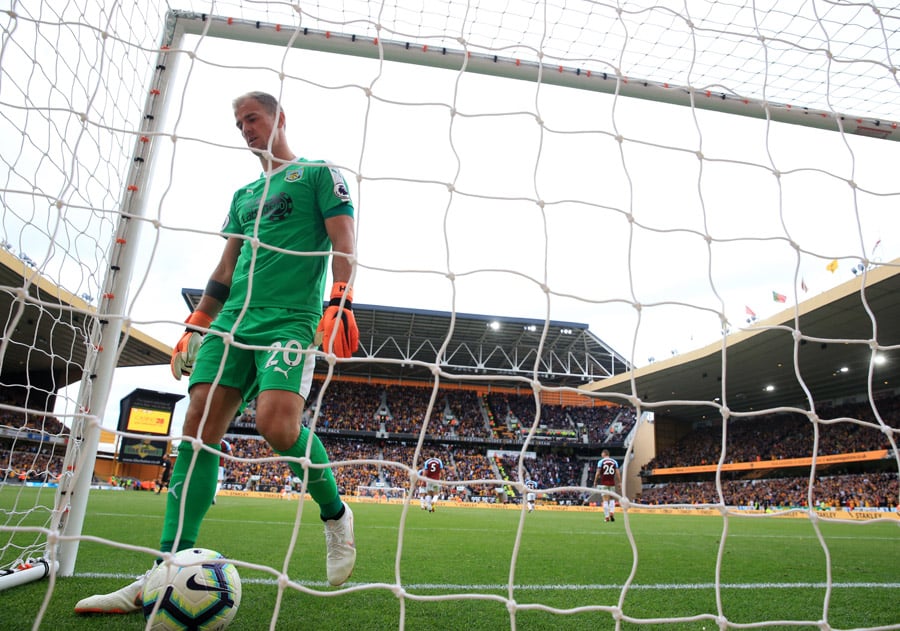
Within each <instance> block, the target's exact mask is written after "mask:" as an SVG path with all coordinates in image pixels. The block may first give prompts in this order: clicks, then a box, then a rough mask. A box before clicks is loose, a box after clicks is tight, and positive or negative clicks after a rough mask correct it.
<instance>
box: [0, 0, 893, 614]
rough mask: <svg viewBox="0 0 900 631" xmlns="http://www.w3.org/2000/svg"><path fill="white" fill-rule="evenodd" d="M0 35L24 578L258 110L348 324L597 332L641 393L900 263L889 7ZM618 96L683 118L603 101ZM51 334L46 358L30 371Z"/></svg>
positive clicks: (192, 20) (14, 450) (14, 463)
mask: <svg viewBox="0 0 900 631" xmlns="http://www.w3.org/2000/svg"><path fill="white" fill-rule="evenodd" d="M0 20H2V24H3V42H2V49H0V68H2V71H0V147H2V152H0V165H2V166H0V174H2V175H0V182H2V184H0V192H2V205H3V218H2V235H0V236H2V238H3V247H4V249H5V250H6V252H0V254H2V255H4V256H5V257H6V258H4V261H5V263H6V264H7V267H9V268H10V269H13V271H14V272H16V273H17V274H18V275H17V276H16V275H11V276H9V278H11V279H12V280H7V279H6V277H4V281H3V285H2V287H0V290H2V292H3V293H4V295H5V296H8V301H7V302H8V303H9V305H10V308H9V312H8V314H7V313H4V314H2V315H3V317H4V318H5V322H4V324H5V329H4V335H3V341H2V342H0V359H2V360H3V371H2V374H0V385H2V386H3V397H2V400H0V411H2V420H0V474H2V478H0V502H2V503H0V567H5V566H9V565H14V564H15V563H16V562H17V561H18V560H19V559H25V558H27V557H28V556H31V555H32V554H35V553H43V552H44V549H43V548H44V544H45V542H46V539H47V535H48V533H49V534H51V535H55V534H58V533H57V531H56V528H57V527H58V526H59V524H60V523H62V524H66V523H67V519H69V516H68V515H66V514H63V513H60V512H58V513H57V514H56V515H53V513H52V512H51V509H52V507H53V498H52V497H48V495H49V494H52V493H53V490H52V487H50V488H48V487H46V486H45V484H47V483H51V484H52V483H55V482H56V481H57V480H59V481H61V482H62V483H63V485H64V488H65V485H66V484H68V483H70V480H69V477H70V476H71V474H72V472H73V471H78V470H82V471H84V470H90V468H91V465H92V462H91V459H92V458H93V453H92V450H93V446H94V445H95V444H96V439H97V436H96V434H97V433H98V431H99V428H100V427H101V426H102V427H104V428H105V429H107V430H111V429H113V428H114V427H115V421H116V405H117V404H118V396H117V393H120V392H122V391H128V390H129V389H131V388H132V387H134V386H135V385H137V386H140V387H147V386H148V382H147V379H148V377H147V373H143V374H141V375H139V376H136V377H131V376H129V373H127V371H115V372H114V371H113V368H114V366H115V363H116V362H115V358H114V359H113V360H110V359H108V357H109V356H110V355H111V354H114V355H115V356H118V353H119V350H120V349H116V348H115V347H114V348H109V347H108V346H109V345H107V348H106V349H105V351H103V352H101V351H102V347H103V339H104V336H112V337H110V338H107V339H113V340H114V341H118V336H117V335H112V334H111V333H110V332H109V329H110V328H115V327H114V326H113V327H110V326H109V323H110V321H112V323H113V325H116V324H118V323H119V322H120V321H123V322H124V324H125V326H126V328H127V327H130V326H132V325H135V326H137V327H138V328H141V329H143V330H146V331H149V332H151V333H153V334H154V335H155V336H156V337H158V338H159V339H162V340H165V341H166V342H167V343H168V342H171V341H174V340H175V339H176V337H177V334H178V332H179V331H180V329H181V324H180V321H181V318H182V316H183V314H184V304H183V301H182V297H181V296H180V295H179V293H178V290H179V289H180V288H181V287H202V286H203V285H204V284H205V282H206V279H207V277H208V273H209V271H210V270H209V268H210V266H211V265H212V263H213V261H215V260H216V256H217V254H218V252H219V250H220V248H221V239H220V237H219V235H218V233H217V229H218V227H219V226H220V225H221V218H222V216H223V215H224V213H225V210H226V209H227V207H228V204H229V201H230V198H231V195H232V192H233V190H234V189H235V188H236V187H237V186H239V185H240V184H242V183H243V182H246V181H249V180H251V179H252V177H253V176H254V175H255V169H256V168H257V166H258V165H257V164H256V163H255V161H254V159H252V158H249V157H248V156H247V155H246V149H245V148H244V147H243V145H242V143H241V142H240V138H239V137H238V135H237V134H236V133H235V132H234V131H233V128H232V127H231V125H232V124H233V122H234V121H233V118H232V112H231V99H232V98H234V97H235V96H237V95H239V94H241V93H244V92H246V91H248V90H255V89H262V90H266V91H268V92H271V93H273V94H275V95H277V96H279V97H280V98H281V100H282V102H283V103H284V107H285V111H286V114H287V115H288V120H289V124H288V135H289V136H290V137H291V138H292V142H293V143H294V144H295V145H296V146H297V148H298V149H299V150H300V151H301V152H302V154H303V155H304V156H305V157H309V158H325V159H328V160H330V161H332V162H334V163H335V164H337V165H338V166H339V167H340V168H341V169H342V170H343V171H344V173H345V174H346V175H347V179H348V181H349V183H350V186H351V189H352V190H351V192H352V195H353V198H354V200H355V202H356V206H357V208H358V212H359V214H358V234H359V244H358V254H359V260H358V263H359V267H358V269H357V277H356V283H357V286H356V292H357V295H356V299H357V301H358V302H361V303H377V304H387V305H396V306H400V307H411V308H425V309H440V310H447V311H451V312H469V313H508V312H510V311H514V312H516V313H515V315H521V316H524V317H536V318H546V319H548V320H549V319H556V320H565V321H574V322H589V323H591V326H592V328H593V329H595V330H596V331H597V333H598V335H600V336H602V337H604V339H606V341H608V342H610V343H611V344H612V346H613V347H614V348H617V349H618V350H619V351H620V352H621V353H622V354H623V355H624V356H626V357H627V358H628V359H629V361H630V362H631V363H632V364H634V365H642V364H644V363H647V362H652V361H654V359H658V358H661V356H664V355H669V354H670V353H671V354H673V355H674V354H677V353H679V352H683V351H687V350H690V349H691V348H694V347H699V346H700V345H702V344H705V343H707V342H710V341H715V340H717V339H721V334H722V331H723V329H724V330H726V331H729V330H734V329H736V328H739V327H740V326H741V324H742V323H744V322H745V316H746V315H747V314H750V313H753V317H754V319H755V318H756V313H757V312H758V313H759V315H761V316H765V315H766V312H767V311H769V312H771V311H773V310H774V309H775V308H776V306H777V304H776V305H773V303H772V299H771V296H772V295H773V293H774V294H775V295H782V294H783V295H784V296H785V298H786V300H789V301H791V302H796V301H797V300H802V299H803V298H804V297H805V294H806V292H807V291H808V290H809V291H811V292H812V293H814V294H815V293H820V292H823V291H824V290H827V289H828V288H830V287H833V286H834V285H836V284H837V283H838V282H839V280H838V279H839V278H841V276H840V274H844V275H845V276H843V278H845V279H846V278H847V276H846V270H847V268H848V267H850V266H853V268H854V269H856V266H857V265H863V266H864V267H865V266H869V265H870V264H873V263H880V262H884V261H887V262H891V261H893V260H894V259H895V258H896V256H897V253H898V251H900V243H898V241H897V235H898V234H900V225H898V214H897V212H896V205H897V200H898V199H900V188H898V184H897V179H896V174H895V171H896V164H898V160H897V158H898V151H897V147H898V146H900V145H897V144H896V143H894V142H883V140H882V139H883V138H888V139H890V140H897V139H898V130H897V128H896V122H895V121H896V119H897V111H898V110H897V105H898V102H900V84H898V79H897V67H896V63H897V62H896V59H895V58H894V57H895V56H896V51H897V50H898V44H900V13H898V11H897V9H896V8H895V7H891V6H879V5H878V4H874V3H868V4H849V3H832V2H802V3H795V5H792V6H791V7H790V8H788V7H786V6H785V4H784V3H776V2H769V3H755V4H752V5H750V6H748V5H747V4H745V3H738V2H704V3H676V2H655V3H641V4H638V3H625V4H615V3H597V2H586V1H585V2H557V3H544V2H525V1H523V2H504V3H502V4H498V3H495V2H455V1H452V2H432V1H424V0H423V1H421V2H405V1H404V2H393V3H377V2H351V1H347V2H343V3H327V4H326V3H319V4H311V3H303V4H299V5H290V4H287V3H279V2H182V3H153V2H133V3H119V2H102V1H100V0H97V1H95V2H87V1H82V2H69V3H65V4H64V6H60V3H54V2H41V3H37V4H35V3H27V4H26V3H17V2H14V3H12V4H11V5H10V7H9V8H8V10H7V11H6V12H5V13H4V14H3V16H0ZM169 43H174V46H173V47H172V48H171V49H163V50H160V46H161V45H163V46H167V45H168V44H169ZM330 50H334V51H336V52H340V53H349V54H343V55H341V54H330V53H329V52H328V51H330ZM404 51H409V56H408V59H407V60H408V61H409V62H410V63H409V64H397V63H394V62H393V61H390V60H396V59H401V58H404V55H405V54H406V53H405V52H404ZM413 64H421V65H413ZM469 65H471V68H472V69H475V70H477V72H478V73H479V74H472V73H470V72H464V71H463V70H464V69H465V68H468V67H469ZM429 66H434V67H436V68H429ZM492 68H496V75H498V77H500V78H498V77H491V76H489V74H490V73H491V72H493V70H492ZM523 68H524V69H525V70H522V69H523ZM526 70H527V71H528V72H527V73H526ZM522 73H524V74H522ZM525 74H527V75H528V76H527V78H528V79H529V81H513V80H510V79H505V78H502V77H510V76H513V77H515V76H522V77H523V78H525ZM579 83H581V84H583V85H579ZM639 86H644V87H646V88H647V90H648V98H649V99H652V100H653V101H663V102H666V101H673V102H679V103H681V104H682V105H688V107H673V106H670V105H664V104H660V103H650V102H645V101H636V100H633V99H629V98H625V96H623V95H630V96H634V95H638V94H639V93H640V92H641V88H640V87H639ZM573 87H583V88H584V90H583V91H577V90H574V89H572V88H573ZM157 90H158V91H157ZM691 104H693V105H695V107H690V105H691ZM717 108H718V109H721V111H722V112H724V113H720V112H716V111H714V110H716V109H717ZM709 110H713V111H709ZM776 110H777V115H776ZM735 111H738V112H740V111H744V112H745V113H747V114H748V115H749V117H750V118H744V117H739V116H733V115H728V114H727V113H728V112H735ZM767 115H770V116H771V117H772V118H773V119H774V118H778V117H780V116H786V115H789V116H788V118H792V122H797V123H803V122H804V121H803V118H804V117H805V116H806V117H808V118H809V119H810V120H809V121H808V122H809V125H810V127H811V128H817V127H823V126H824V127H832V128H834V129H836V130H839V131H838V132H824V131H821V130H819V129H807V128H803V127H799V126H797V127H789V126H785V125H777V124H770V123H769V122H768V121H766V120H765V119H766V116H767ZM823 121H824V122H823ZM840 130H842V131H844V132H847V133H840ZM151 155H152V158H151ZM151 159H152V160H153V161H154V162H155V164H156V168H155V169H153V171H152V178H151V173H150V172H149V171H145V170H144V168H143V166H144V165H145V164H146V165H149V162H150V161H151ZM129 224H131V225H129ZM134 224H139V225H140V230H138V226H135V225H134ZM823 228H825V229H823ZM138 232H140V236H141V241H140V243H141V247H140V251H139V252H137V251H135V250H134V249H133V248H132V249H130V250H129V248H128V244H129V242H131V243H132V244H133V243H136V242H137V237H138ZM410 232H412V233H413V235H414V236H409V235H410ZM832 261H834V262H835V263H837V262H838V261H840V265H841V267H840V274H836V273H835V269H833V268H831V267H830V265H829V264H830V262H832ZM890 264H891V265H893V263H890ZM860 269H861V268H860ZM120 272H122V274H124V278H121V277H120V276H121V275H120ZM160 280H162V281H164V282H160ZM413 287H414V289H411V288H413ZM59 303H63V304H64V305H72V306H71V307H66V308H64V309H62V311H61V315H60V310H59V309H58V304H59ZM4 304H6V302H4ZM767 305H773V306H769V307H767ZM97 314H99V316H98V315H97ZM42 319H44V320H46V319H57V320H58V322H56V323H55V326H54V327H51V328H52V330H53V331H54V337H53V338H52V339H51V340H49V341H48V340H46V339H34V341H33V342H31V343H29V342H28V341H27V339H28V338H27V336H25V337H23V336H22V335H25V334H27V332H28V331H30V330H32V329H34V330H38V328H39V326H38V325H39V324H40V322H41V320H42ZM29 327H31V329H30V328H29ZM63 330H64V331H63ZM128 330H129V331H130V329H128ZM13 332H18V333H22V335H20V336H19V337H16V336H14V335H13ZM48 348H49V349H50V358H49V361H45V359H46V358H45V357H44V355H45V354H46V350H45V349H48ZM878 350H881V351H883V350H887V349H883V348H880V349H878ZM104 352H105V353H106V355H104ZM39 356H40V357H39ZM19 361H22V362H24V363H23V364H22V365H19V364H17V363H16V362H19ZM439 364H440V358H439V359H436V360H435V368H436V371H437V368H438V367H439ZM157 371H158V372H157V374H162V375H165V374H166V373H167V370H166V369H159V368H158V369H157ZM83 375H88V376H89V377H90V378H88V379H84V380H82V381H81V385H80V386H79V380H80V378H81V377H82V376H83ZM155 378H156V377H153V379H155ZM534 386H535V387H536V388H537V389H538V390H540V389H541V388H542V384H541V383H540V382H539V380H536V382H535V384H534ZM154 387H156V386H154ZM158 387H159V389H173V388H174V386H173V384H172V383H171V382H168V383H167V382H162V381H161V382H160V385H159V386H158ZM76 389H77V392H74V391H76ZM638 394H639V395H640V393H638ZM860 394H861V395H868V394H869V393H864V392H861V393H860ZM326 396H327V395H326ZM54 397H56V398H57V399H58V400H56V401H54ZM638 403H640V401H638ZM177 429H178V428H177V427H176V428H175V431H176V433H177ZM537 430H538V428H537V427H534V428H532V432H533V434H537V433H538V431H537ZM542 431H544V430H542ZM545 433H546V432H545ZM550 433H553V432H552V428H551V430H550ZM892 444H895V443H892ZM64 445H67V447H66V448H67V450H68V452H67V455H66V456H65V461H64V460H63V449H64ZM83 447H84V448H83ZM416 453H418V452H416ZM383 455H384V456H385V461H384V462H383V464H384V465H390V464H392V463H393V461H392V460H391V459H390V458H389V457H388V456H387V454H383ZM341 456H342V457H346V458H347V459H354V458H355V457H358V455H354V454H352V453H342V454H341ZM365 457H367V458H370V459H374V458H376V453H375V452H372V453H367V454H365ZM332 459H333V460H335V461H338V460H340V458H336V457H334V456H333V458H332ZM506 464H507V466H508V467H509V465H510V463H509V462H507V463H506ZM494 471H497V469H494ZM626 471H627V467H626ZM509 473H510V475H512V477H515V474H514V473H513V472H512V471H509ZM22 476H24V477H22ZM504 481H508V479H507V478H503V479H498V484H500V485H502V484H503V482H504ZM403 482H404V481H403V480H402V479H398V480H397V481H396V484H394V485H392V486H390V487H386V488H391V489H403V488H404V487H403ZM26 484H28V485H33V488H37V489H38V491H39V494H38V495H37V500H34V499H33V497H32V496H30V495H29V496H26V495H24V494H23V491H24V490H25V489H27V488H29V486H26ZM272 484H273V486H276V483H275V482H273V483H272ZM356 488H358V489H365V490H366V492H369V490H372V489H376V490H377V489H378V488H383V487H374V486H372V485H369V484H361V485H357V487H356ZM398 493H399V491H398ZM24 497H27V498H28V499H27V502H25V504H24V505H23V501H22V499H21V498H24ZM490 499H491V501H492V502H493V501H494V500H496V499H497V498H494V497H491V498H490ZM66 508H68V505H66ZM82 508H83V507H82ZM74 534H75V535H76V538H77V535H78V533H77V532H75V533H74ZM70 543H71V542H70ZM107 543H108V544H109V545H110V546H111V548H117V547H118V548H127V547H128V546H129V545H131V544H130V542H129V541H128V540H127V539H126V538H123V540H121V541H108V542H107ZM76 550H77V546H76ZM111 553H115V550H112V551H111ZM515 553H516V554H519V553H526V552H525V551H521V550H519V549H518V547H517V548H516V550H515ZM70 561H71V562H72V563H74V559H70ZM510 602H512V601H510ZM512 620H513V626H515V619H514V618H513V619H512ZM401 625H402V622H401Z"/></svg>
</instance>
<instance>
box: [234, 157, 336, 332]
mask: <svg viewBox="0 0 900 631" xmlns="http://www.w3.org/2000/svg"><path fill="white" fill-rule="evenodd" d="M266 180H267V178H266V176H265V174H264V175H262V176H260V178H259V179H258V180H256V181H255V182H253V183H251V184H248V185H246V186H242V187H241V188H240V189H238V190H237V191H236V192H235V194H234V197H233V198H232V200H231V209H230V210H229V212H228V218H227V219H226V220H225V225H224V226H223V228H222V231H223V232H224V233H225V235H224V236H226V237H227V236H229V235H230V234H243V235H247V236H250V237H252V236H254V235H255V236H256V237H258V239H259V247H258V248H256V249H255V250H254V248H253V245H252V242H251V241H244V244H243V246H242V247H241V253H240V256H239V257H238V261H237V267H236V268H235V270H234V275H233V276H232V279H231V294H230V296H229V298H228V300H227V302H226V303H225V306H224V308H223V310H239V309H242V308H243V306H244V301H245V300H246V297H247V293H248V292H249V293H250V302H249V305H248V306H249V307H281V308H284V309H296V310H299V311H305V312H309V313H316V314H319V315H321V313H322V296H323V293H324V291H325V278H326V271H327V267H326V265H327V263H328V260H329V255H328V254H325V253H327V252H330V251H331V239H329V238H328V233H327V231H326V230H325V219H327V218H329V217H334V216H337V215H353V203H352V202H351V201H350V194H349V193H348V191H347V184H346V182H345V181H344V177H343V176H342V175H341V173H340V171H338V169H336V168H330V167H328V166H326V165H325V163H324V162H322V161H320V160H317V161H307V160H304V159H302V158H300V159H298V160H297V161H296V162H292V163H290V164H286V165H284V166H283V167H281V168H279V169H276V170H275V171H273V172H272V173H271V174H270V176H269V178H268V188H267V187H266ZM257 216H259V222H258V224H257ZM273 248H274V249H273ZM309 252H321V253H323V254H318V255H309V254H308V253H309ZM254 253H255V261H254ZM251 268H252V276H251ZM251 281H252V282H251Z"/></svg>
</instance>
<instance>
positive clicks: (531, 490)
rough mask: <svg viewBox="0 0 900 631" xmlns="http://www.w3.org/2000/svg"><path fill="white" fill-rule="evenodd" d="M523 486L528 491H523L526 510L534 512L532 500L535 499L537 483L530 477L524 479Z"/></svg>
mask: <svg viewBox="0 0 900 631" xmlns="http://www.w3.org/2000/svg"><path fill="white" fill-rule="evenodd" d="M525 488H526V489H528V491H527V492H526V493H525V504H526V506H528V512H529V513H533V512H534V502H535V500H536V499H537V488H538V483H537V482H535V481H534V480H532V479H530V478H529V479H528V480H525Z"/></svg>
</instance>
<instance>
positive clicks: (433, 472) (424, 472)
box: [419, 458, 444, 513]
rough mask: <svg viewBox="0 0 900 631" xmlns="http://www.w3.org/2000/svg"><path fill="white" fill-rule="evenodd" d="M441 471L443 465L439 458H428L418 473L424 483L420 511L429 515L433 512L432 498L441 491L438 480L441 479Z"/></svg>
mask: <svg viewBox="0 0 900 631" xmlns="http://www.w3.org/2000/svg"><path fill="white" fill-rule="evenodd" d="M443 471H444V463H443V462H441V459H440V458H429V459H428V460H426V461H425V464H424V465H422V469H421V470H420V471H419V475H420V476H422V478H423V479H424V481H425V494H424V495H422V498H421V506H422V510H427V511H428V512H429V513H433V512H434V501H435V500H434V498H435V496H436V495H437V494H438V492H439V491H440V489H441V485H440V484H438V480H440V479H441V475H442V474H443Z"/></svg>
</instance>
